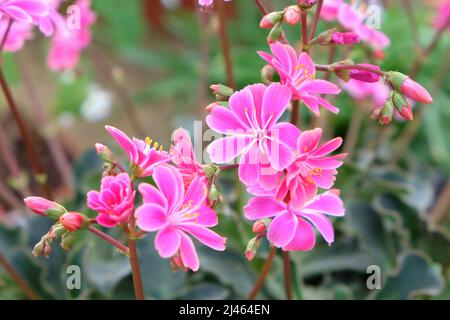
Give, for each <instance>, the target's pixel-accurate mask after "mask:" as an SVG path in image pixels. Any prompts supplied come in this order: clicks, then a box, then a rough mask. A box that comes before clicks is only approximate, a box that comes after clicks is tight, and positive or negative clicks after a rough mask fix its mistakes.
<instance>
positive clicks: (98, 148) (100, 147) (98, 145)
mask: <svg viewBox="0 0 450 320" xmlns="http://www.w3.org/2000/svg"><path fill="white" fill-rule="evenodd" d="M106 149H107V147H106V146H105V145H104V144H101V143H96V144H95V151H96V152H97V153H101V152H104V151H105V150H106Z"/></svg>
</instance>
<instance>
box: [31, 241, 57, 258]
mask: <svg viewBox="0 0 450 320" xmlns="http://www.w3.org/2000/svg"><path fill="white" fill-rule="evenodd" d="M51 252H52V246H51V240H49V239H46V238H42V239H41V241H39V242H38V243H36V245H35V246H34V248H33V251H32V252H31V253H32V254H33V256H35V257H41V256H42V257H46V258H48V257H49V256H50V253H51Z"/></svg>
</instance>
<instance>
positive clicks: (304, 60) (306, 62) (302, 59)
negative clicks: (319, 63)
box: [298, 52, 316, 79]
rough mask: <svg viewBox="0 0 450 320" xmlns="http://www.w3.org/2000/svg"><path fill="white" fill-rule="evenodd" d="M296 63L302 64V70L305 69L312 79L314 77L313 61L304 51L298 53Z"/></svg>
mask: <svg viewBox="0 0 450 320" xmlns="http://www.w3.org/2000/svg"><path fill="white" fill-rule="evenodd" d="M298 65H300V66H304V67H303V68H302V70H305V71H306V72H307V73H308V74H311V75H312V78H313V79H314V78H315V77H316V67H315V66H314V62H313V61H312V59H311V57H310V56H309V55H308V54H307V53H306V52H302V53H300V55H299V57H298Z"/></svg>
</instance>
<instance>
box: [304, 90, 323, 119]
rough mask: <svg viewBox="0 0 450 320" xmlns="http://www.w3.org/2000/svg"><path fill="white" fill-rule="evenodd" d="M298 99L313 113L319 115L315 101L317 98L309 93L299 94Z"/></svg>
mask: <svg viewBox="0 0 450 320" xmlns="http://www.w3.org/2000/svg"><path fill="white" fill-rule="evenodd" d="M300 100H301V101H302V102H303V103H304V104H305V106H307V107H308V109H309V110H311V111H312V112H313V113H314V115H316V116H319V115H320V109H319V104H318V102H317V100H318V98H317V97H314V96H310V95H307V94H306V95H305V94H303V93H302V94H301V97H300Z"/></svg>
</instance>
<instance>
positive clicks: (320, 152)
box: [311, 137, 342, 157]
mask: <svg viewBox="0 0 450 320" xmlns="http://www.w3.org/2000/svg"><path fill="white" fill-rule="evenodd" d="M341 145H342V138H341V137H337V138H334V139H332V140H330V141H327V142H325V143H324V144H323V145H321V146H320V147H318V148H317V149H316V150H315V151H314V152H313V153H312V154H311V155H312V156H314V157H323V156H325V155H327V154H329V153H331V152H333V151H335V150H336V149H338V148H339V147H340V146H341Z"/></svg>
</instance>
